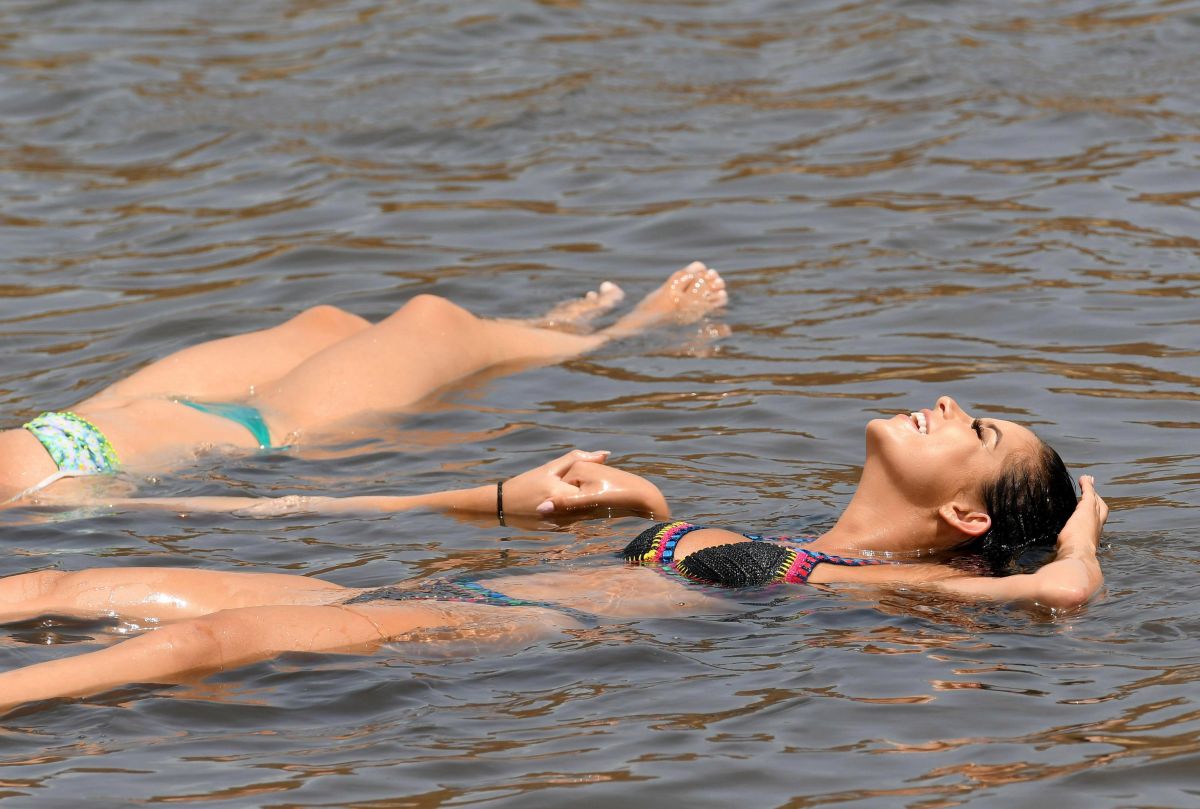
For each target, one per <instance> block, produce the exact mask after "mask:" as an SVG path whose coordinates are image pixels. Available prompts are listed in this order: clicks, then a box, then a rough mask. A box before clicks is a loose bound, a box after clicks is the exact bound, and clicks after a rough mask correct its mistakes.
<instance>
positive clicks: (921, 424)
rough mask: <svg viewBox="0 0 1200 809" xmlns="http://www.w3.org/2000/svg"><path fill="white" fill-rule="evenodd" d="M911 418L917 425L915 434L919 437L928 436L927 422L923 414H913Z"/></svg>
mask: <svg viewBox="0 0 1200 809" xmlns="http://www.w3.org/2000/svg"><path fill="white" fill-rule="evenodd" d="M912 418H913V421H915V422H916V424H917V432H919V433H920V434H921V435H929V422H927V421H926V420H925V414H924V413H913V414H912Z"/></svg>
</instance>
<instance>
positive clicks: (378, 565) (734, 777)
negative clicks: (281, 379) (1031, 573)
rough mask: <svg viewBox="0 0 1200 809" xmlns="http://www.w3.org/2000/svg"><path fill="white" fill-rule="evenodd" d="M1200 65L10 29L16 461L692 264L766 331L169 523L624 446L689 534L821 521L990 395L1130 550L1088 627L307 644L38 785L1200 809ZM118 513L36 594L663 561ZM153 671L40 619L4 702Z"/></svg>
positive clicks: (530, 402) (969, 618)
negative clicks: (72, 661) (84, 658)
mask: <svg viewBox="0 0 1200 809" xmlns="http://www.w3.org/2000/svg"><path fill="white" fill-rule="evenodd" d="M1198 36H1200V4H1197V3H1194V2H1173V1H1171V0H1157V1H1151V0H1144V1H1142V2H1138V1H1137V0H1132V1H1131V2H1121V3H1097V2H1084V0H1077V1H1076V2H1048V3H1047V2H1038V3H1034V2H1024V1H1021V2H1003V3H1002V2H984V3H971V4H949V3H942V2H932V1H929V2H917V1H914V0H909V1H908V2H901V1H900V0H891V1H890V2H862V3H837V2H813V3H805V4H794V3H784V2H778V0H776V1H775V2H771V1H770V0H742V1H741V2H736V3H729V2H707V1H706V0H689V1H688V2H682V1H680V2H672V1H669V0H664V2H654V3H632V2H618V1H617V0H596V1H593V0H543V2H532V1H520V2H519V1H518V0H495V1H494V2H490V3H479V4H473V3H440V2H410V3H403V4H392V3H383V2H380V0H358V1H357V2H355V1H354V0H339V1H337V2H335V1H333V0H328V1H326V2H321V1H319V0H303V1H302V0H292V1H291V2H284V0H264V2H257V3H241V2H228V1H226V0H202V2H183V0H160V1H159V2H155V3H139V2H132V0H109V1H108V2H68V1H67V0H59V1H58V2H49V1H48V0H14V1H13V2H8V3H5V4H4V5H3V6H2V7H0V117H2V119H3V121H4V126H3V128H0V172H2V177H0V179H2V181H0V230H2V235H3V238H2V239H0V259H2V263H0V267H3V277H2V279H0V293H2V297H0V338H2V339H0V355H2V361H0V407H2V410H3V419H4V423H5V424H8V425H12V424H17V423H20V421H21V420H23V419H25V418H27V417H29V416H31V415H33V414H35V413H37V412H38V411H39V410H41V409H45V408H58V407H66V406H69V405H70V404H72V403H74V402H76V401H78V400H80V399H82V398H83V397H85V396H87V395H89V394H90V393H92V392H94V391H96V390H98V389H100V388H101V387H103V386H104V385H106V384H109V383H111V382H112V381H114V380H116V379H118V378H120V377H121V376H123V375H124V374H127V373H129V372H130V371H131V370H133V369H135V368H137V367H139V366H140V365H142V364H144V363H146V362H149V361H151V360H152V359H154V358H156V357H159V356H162V355H163V354H165V353H167V352H169V351H171V350H173V349H176V348H179V347H182V346H185V345H188V344H191V343H193V342H195V341H196V340H198V339H201V338H211V337H217V336H221V335H226V334H231V333H236V332H239V331H243V330H247V329H252V328H259V327H264V326H267V325H271V324H274V323H277V322H279V321H280V320H281V319H283V318H285V317H287V316H289V315H291V314H294V313H296V312H298V311H300V310H302V309H303V308H305V307H306V306H309V305H311V304H314V303H318V302H324V303H332V304H336V305H339V306H343V307H345V308H348V309H350V310H352V311H355V312H358V313H360V314H363V315H366V316H369V317H381V316H384V315H386V314H387V313H388V312H390V311H391V310H393V309H394V308H395V307H397V306H399V305H400V304H401V303H402V302H403V301H404V300H406V299H407V298H408V297H409V296H411V295H412V294H415V293H417V292H434V293H438V294H443V295H447V296H450V297H452V298H454V299H455V300H456V301H458V302H460V303H462V304H464V305H466V306H468V307H470V308H472V309H473V310H475V311H477V312H480V313H481V314H485V315H495V316H517V315H522V314H526V313H534V312H536V311H538V310H539V309H542V308H545V307H547V306H549V305H550V304H552V303H553V302H555V301H557V300H559V299H560V298H562V297H565V296H567V295H570V294H578V293H580V292H582V291H583V290H585V289H587V288H589V287H592V286H594V285H595V284H596V283H598V281H599V280H600V279H605V278H608V279H612V280H614V281H617V282H618V283H620V284H622V285H623V286H625V287H626V288H627V289H628V290H629V291H630V292H631V293H633V294H637V293H641V292H644V291H646V290H647V289H649V288H650V287H651V286H652V285H653V284H655V283H657V281H658V279H660V278H661V277H662V276H663V275H664V274H665V273H666V272H668V271H669V270H671V269H674V268H675V267H678V266H681V265H682V264H684V263H686V262H687V261H689V260H691V259H694V258H696V259H702V260H704V261H706V262H708V263H710V264H712V265H714V266H716V267H718V268H720V269H721V270H722V272H723V273H724V274H725V275H726V277H727V278H728V279H729V282H730V285H731V288H732V290H733V294H734V304H733V305H732V306H731V307H730V308H729V310H728V312H726V313H724V314H722V315H721V316H720V317H719V318H718V319H717V320H716V321H714V322H713V323H710V324H707V325H708V326H710V327H712V326H719V325H726V326H728V327H729V328H730V329H731V330H732V333H731V334H730V335H729V336H728V337H726V338H724V339H721V340H718V341H715V342H714V341H712V340H710V339H707V338H706V337H705V335H704V334H702V333H700V332H698V331H697V330H694V329H680V330H675V331H671V332H669V333H666V334H661V335H654V336H648V337H645V338H640V339H637V340H631V341H628V342H624V343H621V344H617V345H612V346H609V347H607V348H605V349H603V350H602V351H599V352H597V353H595V354H593V355H590V356H587V357H584V358H580V359H578V360H574V361H571V362H568V363H566V364H564V365H562V366H558V367H551V368H544V369H538V370H533V371H529V372H527V373H524V374H521V375H519V376H515V377H510V378H505V379H501V380H496V381H493V382H491V383H489V384H486V385H482V386H472V387H470V388H467V389H464V390H461V391H458V392H456V393H454V394H453V395H452V396H451V397H450V403H451V404H453V405H454V406H453V407H445V408H437V409H433V410H431V411H430V412H427V413H423V414H420V415H416V416H413V417H411V418H409V419H405V420H398V421H397V425H398V426H402V427H404V428H406V429H405V430H404V431H397V432H395V433H391V434H387V435H381V436H377V437H373V438H364V439H362V440H360V441H359V442H357V443H355V444H353V445H352V446H347V447H345V448H343V449H344V451H339V452H335V453H319V452H316V451H315V450H310V451H306V450H299V451H295V452H291V453H268V454H265V455H259V456H253V457H246V458H238V459H233V460H230V459H227V458H221V457H216V456H207V457H203V458H200V459H198V461H197V463H196V464H195V465H194V466H191V467H188V468H185V469H182V470H179V471H176V472H173V473H170V474H166V475H163V476H162V477H160V478H155V479H153V480H140V481H132V483H134V484H136V485H138V486H139V487H140V489H141V490H142V491H143V492H145V493H148V494H162V495H167V494H221V493H224V494H229V493H244V494H249V495H261V496H268V495H272V494H277V493H291V492H318V491H320V492H327V491H328V492H334V493H342V494H347V493H352V492H363V491H369V492H394V491H415V490H424V489H432V488H437V487H449V486H463V485H475V484H478V483H482V482H487V481H491V480H494V479H496V478H497V477H500V476H504V475H509V474H513V473H515V472H517V471H520V470H522V469H525V468H527V467H529V466H531V465H533V464H535V463H538V462H540V461H541V460H544V459H546V458H548V457H550V456H551V455H552V454H554V453H557V452H559V451H561V449H562V448H564V447H570V446H576V445H582V446H585V447H593V448H607V449H611V450H612V451H613V453H614V458H615V460H616V461H617V462H619V463H621V464H622V465H624V466H625V467H627V468H630V469H632V470H634V471H637V472H641V473H643V474H646V475H649V476H651V477H652V478H654V479H655V480H656V481H657V482H659V483H660V485H661V486H662V488H663V489H664V490H665V491H666V492H667V494H668V496H669V497H670V499H671V500H672V502H673V503H674V504H675V506H676V511H677V513H679V514H681V515H685V516H688V517H690V518H693V519H695V520H697V521H700V520H707V521H716V522H727V523H735V524H739V525H753V526H756V527H758V528H759V529H761V530H768V531H769V530H780V531H796V530H801V529H804V528H808V527H813V526H816V527H819V526H821V525H822V524H826V523H828V521H829V520H831V519H832V518H833V516H834V515H836V513H837V511H838V509H839V508H840V507H841V506H842V505H843V504H844V503H845V502H846V500H847V498H848V496H849V493H850V491H851V487H852V485H853V482H854V480H855V476H856V474H857V471H858V466H857V465H858V464H859V463H860V462H861V454H862V429H863V424H864V422H865V421H866V420H867V419H869V418H872V417H875V416H877V415H880V414H892V413H895V412H900V411H907V410H909V409H911V408H913V407H915V406H922V405H928V404H929V403H930V402H931V401H932V400H933V398H934V397H936V396H937V395H939V394H942V393H949V394H951V395H954V396H955V397H956V398H958V399H959V400H960V401H962V402H963V404H964V405H965V406H967V407H969V408H977V409H980V410H982V411H986V412H990V413H993V414H996V415H999V416H1004V417H1007V418H1013V419H1016V420H1020V421H1023V422H1027V423H1030V424H1031V425H1033V426H1034V427H1035V429H1037V430H1038V431H1039V432H1040V433H1042V434H1043V435H1044V436H1045V437H1046V438H1047V439H1049V440H1050V441H1052V442H1053V443H1054V444H1055V446H1056V447H1057V448H1058V449H1059V450H1060V451H1061V452H1062V454H1063V456H1064V457H1065V458H1066V459H1067V460H1068V462H1069V463H1070V464H1071V466H1072V469H1073V470H1074V471H1075V472H1076V474H1079V473H1084V472H1086V473H1090V474H1094V475H1095V476H1096V477H1097V479H1098V482H1099V485H1100V488H1101V491H1102V493H1103V494H1104V495H1105V497H1106V498H1107V499H1108V501H1109V502H1110V504H1111V505H1112V506H1113V509H1114V511H1113V515H1112V518H1111V519H1110V523H1109V531H1108V533H1107V536H1106V540H1105V544H1106V549H1105V551H1104V559H1103V562H1104V565H1105V569H1106V573H1107V576H1108V581H1107V587H1106V590H1105V592H1104V594H1103V595H1102V596H1101V597H1099V598H1098V599H1097V600H1096V601H1095V602H1093V603H1092V604H1091V605H1090V606H1089V607H1088V608H1086V609H1085V610H1082V611H1080V612H1078V613H1075V614H1070V615H1064V616H1058V617H1049V616H1043V615H1036V614H1029V613H1024V612H1019V611H1013V610H1008V609H1001V608H991V607H965V606H963V605H961V604H954V603H941V602H939V601H938V600H936V599H933V600H931V599H929V598H928V597H925V596H914V595H911V594H906V593H890V594H889V593H884V594H875V593H867V592H840V593H838V592H835V593H830V592H822V591H819V590H816V589H803V590H800V589H798V590H794V591H787V592H785V591H777V592H772V593H766V594H763V593H756V594H745V595H744V596H742V597H741V600H742V601H744V602H745V603H746V604H747V605H748V606H747V607H745V608H743V609H740V610H735V609H731V611H730V613H729V614H727V615H718V616H711V615H709V616H695V617H680V618H675V619H670V620H665V619H663V620H643V621H612V622H605V623H603V624H602V625H601V626H600V627H598V628H596V629H594V630H589V631H586V632H581V633H576V634H573V635H570V636H566V637H561V638H557V639H554V640H550V641H546V642H543V643H538V644H534V645H532V646H530V647H527V648H525V647H523V648H519V649H500V650H496V649H480V650H463V649H460V650H456V651H455V652H454V653H453V654H446V655H435V654H432V653H429V652H428V651H414V650H412V649H406V648H401V647H397V648H396V649H394V650H391V651H388V652H385V653H383V654H380V655H377V656H374V657H354V658H342V657H337V658H334V657H325V656H316V655H293V656H288V657H285V658H283V659H281V660H280V661H277V662H272V663H265V664H261V665H257V666H253V667H249V668H247V669H240V670H237V671H234V672H230V673H226V674H223V675H221V676H218V677H214V678H212V679H210V680H208V681H206V682H204V683H203V684H198V685H194V686H187V687H178V688H171V689H162V688H146V687H136V686H135V687H131V688H129V689H125V690H122V691H121V692H118V693H114V694H110V695H106V696H105V697H104V698H101V699H98V700H93V701H89V702H87V703H85V704H69V705H58V706H53V707H50V708H47V709H45V710H41V711H38V712H36V713H32V714H28V715H26V716H23V717H19V718H17V719H15V720H10V721H7V722H6V723H5V726H4V729H3V731H0V796H3V797H6V798H8V799H9V800H10V801H11V802H12V803H14V804H15V805H24V804H32V803H34V802H35V801H36V802H39V804H40V805H57V804H69V803H73V802H76V801H77V800H78V799H79V796H81V795H90V796H92V798H93V800H95V801H96V802H97V804H99V805H104V804H106V803H107V804H111V805H128V804H136V803H149V802H154V803H160V802H187V803H191V804H198V805H239V806H240V805H263V806H323V805H348V804H349V805H383V804H386V805H394V806H421V807H432V806H456V805H466V804H487V805H496V806H520V807H523V809H524V807H539V806H561V805H563V804H564V803H567V802H570V803H571V805H576V806H606V805H615V804H618V803H623V804H626V805H650V804H652V803H654V802H661V801H664V800H668V799H669V800H672V801H677V802H680V803H684V802H686V803H688V804H690V805H694V806H727V805H734V804H738V805H741V804H745V805H750V804H753V805H762V806H780V807H783V806H786V807H797V808H798V807H815V806H835V805H836V806H839V807H845V806H879V805H904V806H912V807H930V806H962V805H976V806H987V805H996V804H1000V803H1002V804H1004V805H1018V804H1031V805H1055V806H1061V807H1074V806H1080V807H1084V806H1086V807H1094V806H1185V805H1195V803H1196V801H1197V800H1198V798H1197V793H1196V781H1195V776H1194V773H1195V771H1196V768H1197V765H1198V764H1200V760H1198V759H1200V741H1198V739H1200V715H1198V713H1197V709H1196V707H1195V704H1194V702H1193V700H1192V698H1191V694H1192V693H1193V691H1194V682H1195V680H1196V679H1197V677H1198V676H1200V642H1198V641H1197V640H1196V638H1197V619H1196V612H1195V610H1194V608H1193V606H1192V604H1191V592H1192V582H1193V580H1194V576H1195V572H1196V568H1197V562H1198V557H1197V553H1196V548H1197V546H1198V544H1200V532H1198V530H1197V527H1196V524H1197V507H1198V505H1200V497H1198V496H1197V489H1198V487H1200V462H1198V460H1197V452H1196V449H1195V448H1196V447H1197V446H1200V435H1198V432H1200V418H1198V417H1197V399H1200V386H1198V385H1197V381H1198V377H1200V361H1198V351H1197V347H1196V346H1197V344H1198V339H1197V334H1198V328H1197V327H1198V326H1200V314H1198V312H1200V309H1198V304H1197V299H1198V297H1200V269H1197V268H1198V266H1200V264H1198V261H1200V255H1198V253H1200V241H1197V238H1198V236H1197V234H1200V215H1198V210H1197V206H1198V200H1200V179H1198V177H1200V174H1198V173H1197V167H1198V165H1200V96H1198V91H1197V87H1200V84H1198V83H1197V81H1196V79H1197V72H1198V71H1197V67H1198V66H1200V65H1198V58H1197V56H1196V53H1197V52H1196V48H1195V42H1196V40H1197V37H1198ZM76 516H78V518H77V519H72V520H51V521H47V520H44V519H32V518H31V517H30V515H27V514H26V515H16V516H12V517H5V518H4V520H5V524H4V528H3V532H4V539H3V548H4V552H3V554H0V573H2V574H9V573H16V572H21V571H25V570H29V569H33V568H40V567H48V566H54V567H60V568H62V569H78V568H81V567H87V566H109V565H129V564H148V565H159V564H161V565H186V566H195V567H204V568H209V569H223V570H238V569H256V570H275V571H280V572H289V573H296V574H303V575H322V576H326V577H328V578H330V579H333V580H335V581H338V582H341V583H343V584H347V585H357V586H366V585H373V584H382V583H386V582H390V581H394V580H397V579H401V578H405V577H409V576H421V575H431V574H433V573H437V572H478V571H484V570H487V571H490V570H512V569H538V568H550V569H553V568H562V567H570V566H574V567H578V568H580V569H581V570H586V569H587V568H589V566H592V565H597V564H607V563H608V561H607V558H606V557H603V556H601V557H594V556H591V555H589V554H590V552H591V551H607V550H611V549H613V548H616V547H619V545H620V544H621V542H622V538H623V537H625V536H627V535H628V534H629V533H631V532H633V531H635V530H637V528H638V523H636V522H635V521H633V520H612V521H600V522H595V523H589V524H583V525H577V526H574V527H572V528H570V529H568V530H565V531H558V532H554V531H541V530H532V529H529V530H526V529H514V528H507V529H506V528H501V527H498V526H473V525H467V524H463V523H459V522H456V521H454V520H451V519H449V518H446V517H441V516H437V515H398V516H391V517H377V518H371V519H350V518H346V517H339V518H328V517H326V518H311V517H310V518H299V519H296V518H293V519H286V520H284V519H279V520H254V521H251V520H245V519H237V518H233V517H227V516H206V517H192V518H188V519H180V518H178V517H175V516H173V515H163V514H148V513H117V514H106V515H82V516H79V515H76ZM127 631H129V628H128V627H121V626H102V625H101V626H98V625H83V626H64V625H54V624H35V625H29V626H18V627H9V628H6V629H5V630H4V632H3V633H0V667H4V668H8V667H12V666H17V665H23V664H27V663H30V662H34V661H36V660H42V659H50V658H54V657H58V656H61V655H64V654H70V653H74V652H76V651H79V650H82V649H85V648H98V647H99V646H100V645H103V644H108V643H111V642H113V641H114V640H116V639H118V638H120V637H122V636H123V635H124V633H125V632H127ZM1188 773H1192V775H1190V776H1189V775H1188Z"/></svg>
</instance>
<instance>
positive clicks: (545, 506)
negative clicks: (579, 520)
mask: <svg viewBox="0 0 1200 809" xmlns="http://www.w3.org/2000/svg"><path fill="white" fill-rule="evenodd" d="M551 511H554V501H553V500H547V501H546V502H544V503H540V504H539V505H538V507H537V513H538V514H549V513H550V512H551Z"/></svg>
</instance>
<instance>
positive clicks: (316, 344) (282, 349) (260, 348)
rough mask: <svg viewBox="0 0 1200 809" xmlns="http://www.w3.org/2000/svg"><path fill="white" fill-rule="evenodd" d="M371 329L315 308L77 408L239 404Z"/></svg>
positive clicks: (147, 373) (152, 368)
mask: <svg viewBox="0 0 1200 809" xmlns="http://www.w3.org/2000/svg"><path fill="white" fill-rule="evenodd" d="M369 326H370V324H369V323H368V322H367V321H366V320H364V319H363V318H361V317H359V316H358V315H354V314H351V313H349V312H344V311H342V310H341V309H338V308H336V307H333V306H316V307H313V308H311V309H307V310H305V311H304V312H301V313H300V314H299V315H296V316H295V317H293V318H292V319H291V320H289V321H287V322H286V323H282V324H280V325H278V326H274V327H272V328H269V329H262V330H260V331H252V332H247V333H246V334H238V335H234V336H232V337H223V338H220V339H218V340H210V341H208V342H206V343H200V344H199V345H194V346H191V347H189V348H185V349H182V350H180V351H176V352H175V353H174V354H171V355H169V356H167V357H164V358H163V359H161V360H158V361H156V362H153V363H151V364H150V365H147V366H146V367H145V368H142V369H141V370H139V371H137V372H135V373H134V374H132V375H131V376H129V377H128V378H126V379H123V380H121V381H120V382H116V383H114V384H113V385H110V386H109V387H107V388H105V389H104V390H103V391H101V392H100V393H98V394H96V395H95V396H93V397H92V398H90V399H88V400H87V401H86V402H83V403H81V404H80V405H79V406H80V407H88V406H91V407H112V406H117V405H119V404H121V403H122V402H125V401H128V400H130V399H138V398H149V397H161V396H184V397H188V398H194V399H204V400H216V401H242V400H244V399H246V398H248V397H250V396H252V395H253V394H254V392H255V390H256V389H259V388H262V387H264V386H266V385H268V384H270V383H272V382H274V381H275V380H277V379H279V378H280V377H283V376H286V375H287V374H288V373H289V372H290V371H292V369H294V368H295V367H296V366H298V365H300V364H301V363H302V362H304V361H305V360H306V359H308V358H309V357H311V356H313V355H314V354H317V353H319V352H321V351H323V350H325V349H326V348H329V347H330V346H331V345H334V344H336V343H338V342H340V341H342V340H345V339H347V338H349V337H352V336H353V335H355V334H357V333H358V332H360V331H363V330H364V329H366V328H368V327H369Z"/></svg>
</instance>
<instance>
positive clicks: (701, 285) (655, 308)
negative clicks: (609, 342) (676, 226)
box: [602, 261, 729, 337]
mask: <svg viewBox="0 0 1200 809" xmlns="http://www.w3.org/2000/svg"><path fill="white" fill-rule="evenodd" d="M728 302H729V293H727V292H726V291H725V279H724V278H722V277H721V276H720V274H719V273H718V272H717V271H716V270H710V269H709V268H708V267H706V266H704V265H703V264H701V263H700V262H699V261H693V262H692V263H691V264H689V265H687V266H686V267H684V268H683V269H682V270H676V271H675V272H674V273H672V275H671V277H670V278H668V279H667V280H666V281H665V282H664V283H663V285H662V286H660V287H659V288H658V289H656V290H654V291H653V292H651V293H650V294H649V295H647V296H646V297H645V298H643V299H642V302H641V303H639V304H638V305H637V306H636V307H634V310H633V311H632V312H630V313H629V314H627V315H625V316H624V317H622V318H621V319H620V320H618V321H617V322H616V323H614V324H613V325H612V326H610V327H609V328H607V329H605V330H604V331H603V332H602V334H604V335H605V336H606V337H627V336H629V335H630V334H635V333H636V332H640V331H645V330H646V329H649V328H652V327H654V326H662V325H665V324H667V323H693V322H695V321H697V320H699V319H700V318H702V317H704V316H705V315H706V314H708V313H709V312H711V311H713V310H714V309H718V308H720V307H722V306H724V305H725V304H726V303H728Z"/></svg>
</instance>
